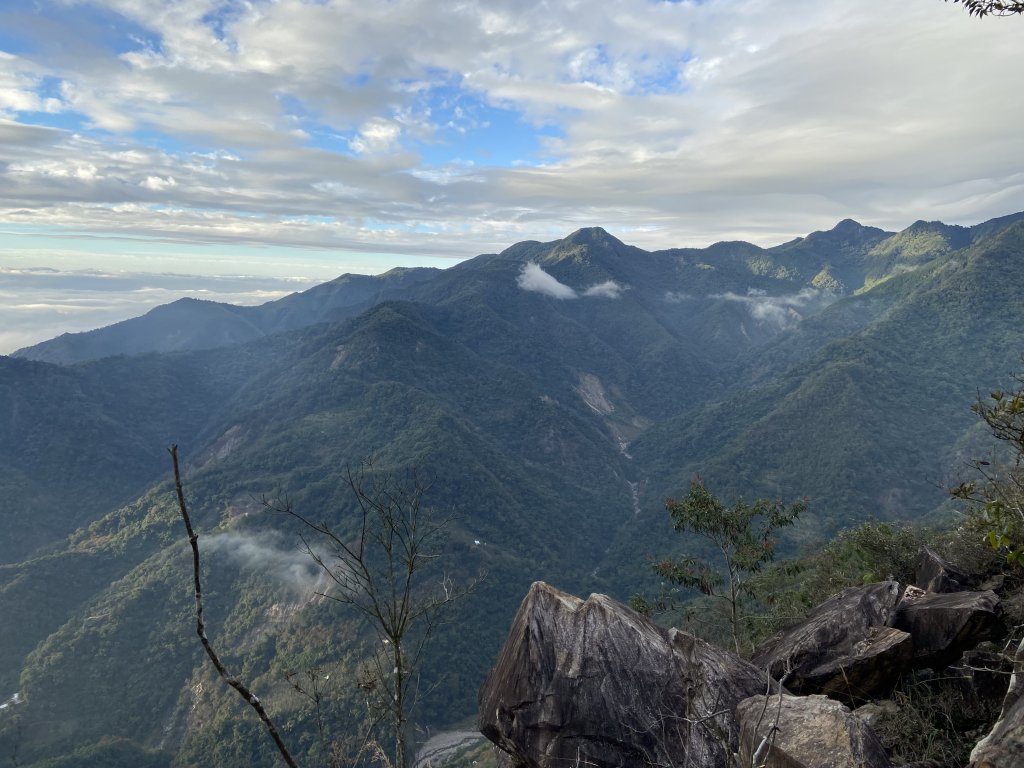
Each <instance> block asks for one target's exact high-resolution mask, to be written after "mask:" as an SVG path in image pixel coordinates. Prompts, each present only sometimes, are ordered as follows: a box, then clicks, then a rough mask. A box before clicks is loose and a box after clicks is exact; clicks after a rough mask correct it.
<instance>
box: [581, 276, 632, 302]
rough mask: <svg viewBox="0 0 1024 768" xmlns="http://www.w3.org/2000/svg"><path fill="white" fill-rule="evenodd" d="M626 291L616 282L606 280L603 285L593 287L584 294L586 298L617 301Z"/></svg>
mask: <svg viewBox="0 0 1024 768" xmlns="http://www.w3.org/2000/svg"><path fill="white" fill-rule="evenodd" d="M623 290H625V289H624V288H623V287H622V286H621V285H619V284H618V283H616V282H615V281H614V280H605V281H604V282H603V283H598V284H597V285H592V286H590V287H589V288H587V290H585V291H584V292H583V295H584V296H594V297H597V298H601V299H617V298H619V296H621V295H622V292H623Z"/></svg>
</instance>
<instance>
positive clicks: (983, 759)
mask: <svg viewBox="0 0 1024 768" xmlns="http://www.w3.org/2000/svg"><path fill="white" fill-rule="evenodd" d="M1022 765H1024V640H1021V641H1020V644H1019V645H1018V646H1017V652H1016V654H1015V656H1014V662H1013V676H1012V677H1011V678H1010V686H1009V689H1008V690H1007V691H1006V698H1004V699H1003V707H1002V711H1001V713H1000V715H999V719H998V720H997V721H996V724H995V725H994V726H992V730H991V731H989V733H988V735H987V736H985V738H983V739H982V740H981V741H979V742H978V743H977V745H976V746H975V747H974V750H973V751H972V752H971V768H1020V766H1022Z"/></svg>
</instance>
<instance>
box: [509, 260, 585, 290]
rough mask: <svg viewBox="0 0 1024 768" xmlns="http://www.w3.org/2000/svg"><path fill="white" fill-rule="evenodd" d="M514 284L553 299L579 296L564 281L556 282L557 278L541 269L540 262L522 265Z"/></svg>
mask: <svg viewBox="0 0 1024 768" xmlns="http://www.w3.org/2000/svg"><path fill="white" fill-rule="evenodd" d="M516 285H518V286H519V287H520V288H522V289H523V290H524V291H532V292H534V293H543V294H544V295H545V296H550V297H551V298H553V299H578V298H579V294H577V293H576V291H575V290H574V289H572V288H570V287H569V286H568V285H566V284H565V283H560V282H558V279H557V278H555V277H552V276H551V275H549V274H548V273H547V272H545V271H544V270H543V269H541V268H540V264H535V263H533V262H532V261H531V262H530V263H529V264H527V265H525V266H524V267H523V271H522V272H520V273H519V277H518V278H517V279H516Z"/></svg>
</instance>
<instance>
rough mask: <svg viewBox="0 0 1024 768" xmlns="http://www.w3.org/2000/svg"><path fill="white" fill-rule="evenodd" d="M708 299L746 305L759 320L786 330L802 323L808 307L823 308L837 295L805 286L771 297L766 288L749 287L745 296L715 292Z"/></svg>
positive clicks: (754, 317) (811, 308)
mask: <svg viewBox="0 0 1024 768" xmlns="http://www.w3.org/2000/svg"><path fill="white" fill-rule="evenodd" d="M708 298H711V299H724V300H725V301H734V302H738V303H740V304H743V305H744V306H745V307H746V308H747V311H748V312H749V313H750V316H751V317H752V318H753V319H754V320H756V321H757V322H759V323H764V324H766V325H769V326H772V327H773V328H777V329H779V330H783V329H786V328H790V327H792V326H793V325H795V324H796V323H798V322H800V321H801V320H802V319H803V317H804V315H805V314H806V312H807V311H808V310H813V309H820V308H821V307H824V306H826V305H828V304H831V303H832V302H833V301H835V299H836V298H837V297H836V296H835V295H834V294H832V293H829V292H828V291H820V290H817V289H815V288H804V289H803V290H801V291H799V292H797V293H793V294H786V295H783V296H769V295H768V294H767V292H765V291H763V290H760V289H756V288H750V289H748V290H747V294H746V295H745V296H744V295H741V294H738V293H733V292H732V291H727V292H726V293H717V294H712V295H710V296H709V297H708Z"/></svg>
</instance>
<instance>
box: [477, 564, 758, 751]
mask: <svg viewBox="0 0 1024 768" xmlns="http://www.w3.org/2000/svg"><path fill="white" fill-rule="evenodd" d="M767 684H768V680H767V678H766V677H765V676H764V674H763V673H761V672H759V671H758V670H757V669H756V668H755V667H753V666H751V665H750V664H748V663H747V662H745V661H743V660H742V659H740V658H738V657H736V656H734V655H733V654H731V653H729V652H728V651H724V650H721V649H718V648H715V647H713V646H711V645H708V644H707V643H704V642H703V641H701V640H698V639H696V638H694V637H692V636H690V635H688V634H686V633H684V632H679V631H676V630H670V631H666V630H664V629H662V628H660V627H657V626H656V625H654V624H652V623H651V622H649V621H648V620H647V619H645V618H644V617H643V616H641V615H639V614H638V613H636V612H635V611H633V610H631V609H630V608H628V607H626V606H625V605H622V604H621V603H618V602H616V601H614V600H612V599H611V598H609V597H606V596H604V595H591V596H590V598H589V599H588V600H586V601H585V602H584V601H582V600H580V599H579V598H576V597H573V596H571V595H568V594H566V593H564V592H560V591H559V590H557V589H554V588H552V587H550V586H548V585H547V584H544V583H542V582H537V583H535V584H534V585H533V586H532V587H531V588H530V592H529V594H527V596H526V599H525V600H524V601H523V604H522V606H521V607H520V609H519V612H518V613H517V614H516V618H515V620H514V622H513V624H512V629H511V631H510V633H509V637H508V640H507V641H506V642H505V646H504V648H502V650H501V653H500V654H499V656H498V660H497V662H496V663H495V666H494V668H493V669H492V670H491V672H490V674H489V675H488V677H487V680H486V681H485V682H484V684H483V686H482V688H481V689H480V723H479V725H480V730H481V732H482V733H483V734H484V735H485V736H486V737H487V738H488V739H490V740H491V741H492V742H494V743H495V744H497V745H498V746H499V747H500V748H501V749H503V750H505V751H506V752H508V753H509V754H511V755H512V757H513V762H514V763H516V764H518V765H522V766H531V767H534V768H540V767H543V768H565V766H567V765H576V764H579V765H588V766H599V767H605V766H607V767H609V768H610V767H611V766H638V765H683V764H686V765H689V766H692V768H705V767H706V768H711V766H726V765H728V764H729V760H730V755H731V753H732V752H733V751H734V750H735V749H736V747H737V744H738V729H737V727H736V723H735V720H734V718H733V713H734V712H735V709H736V705H737V704H738V703H739V702H740V701H742V700H743V699H745V698H747V697H749V696H751V695H753V694H754V693H757V692H764V691H765V690H766V688H767Z"/></svg>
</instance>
